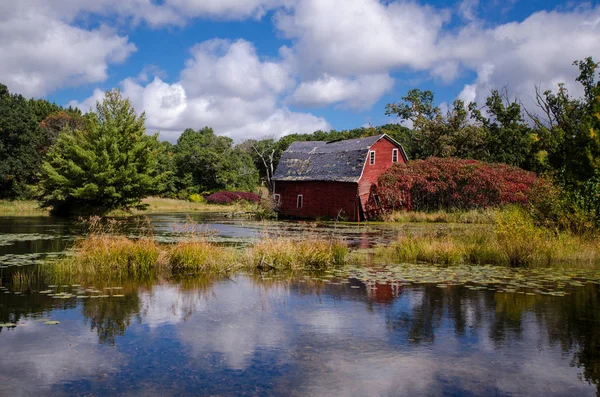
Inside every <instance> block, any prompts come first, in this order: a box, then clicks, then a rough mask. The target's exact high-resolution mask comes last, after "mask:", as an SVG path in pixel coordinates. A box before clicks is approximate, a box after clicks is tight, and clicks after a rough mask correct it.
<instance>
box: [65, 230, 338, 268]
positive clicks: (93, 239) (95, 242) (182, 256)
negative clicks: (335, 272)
mask: <svg viewBox="0 0 600 397" xmlns="http://www.w3.org/2000/svg"><path fill="white" fill-rule="evenodd" d="M347 254H348V248H347V246H346V244H345V243H343V242H341V241H325V240H316V239H307V240H302V241H294V240H290V239H266V240H263V241H261V242H259V243H257V244H255V245H252V246H249V247H246V248H241V249H238V248H235V247H224V246H220V245H217V244H215V243H212V242H210V241H208V240H207V239H204V238H199V237H197V238H193V239H190V240H187V241H181V242H178V243H176V244H158V243H156V242H155V241H154V240H152V239H151V238H142V239H138V240H133V239H129V238H127V237H124V236H114V235H108V234H96V235H90V236H89V237H87V238H85V239H82V240H80V241H78V242H77V243H76V245H75V250H74V253H73V255H72V256H69V257H66V258H64V259H62V260H59V261H58V262H57V263H55V264H54V267H53V271H54V273H56V274H57V275H60V276H61V277H69V276H72V275H76V276H78V277H83V278H94V277H102V278H104V279H123V278H139V279H145V278H148V277H158V276H160V275H174V274H184V273H185V274H187V273H206V274H209V273H226V274H228V273H231V272H233V271H235V270H240V269H247V270H254V269H257V268H258V269H260V270H274V269H303V268H309V269H326V268H328V267H331V266H338V265H341V264H343V263H345V261H346V258H347Z"/></svg>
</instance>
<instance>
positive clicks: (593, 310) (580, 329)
mask: <svg viewBox="0 0 600 397" xmlns="http://www.w3.org/2000/svg"><path fill="white" fill-rule="evenodd" d="M405 298H406V299H408V300H410V302H411V304H409V305H397V304H394V303H392V304H390V305H389V308H388V311H387V323H388V326H389V327H390V328H391V329H392V330H394V332H400V333H403V334H405V336H406V338H407V340H408V341H409V342H410V343H413V344H420V343H432V342H433V341H434V340H435V337H436V334H438V333H439V332H441V327H442V326H443V325H444V324H447V322H446V323H444V321H445V320H447V319H451V321H452V326H453V329H454V332H455V333H456V335H457V336H463V335H465V333H466V332H468V331H467V330H468V329H473V330H479V331H481V330H482V329H485V328H489V334H488V335H489V338H490V339H491V340H492V341H493V342H494V344H495V346H496V347H497V348H498V349H500V348H501V346H502V345H503V343H504V342H505V341H507V340H509V339H517V340H519V339H521V338H522V332H523V318H524V316H525V315H527V314H531V315H533V316H535V319H536V323H535V324H536V326H537V327H539V330H540V331H541V330H544V331H546V333H547V335H548V343H549V345H550V346H553V345H555V344H560V347H561V349H562V350H563V352H565V353H571V352H572V353H573V360H572V365H573V366H577V367H579V368H581V370H582V377H583V379H585V380H586V381H588V382H590V383H591V384H595V385H597V390H598V395H599V396H600V294H599V293H598V286H597V285H594V284H587V285H586V287H585V288H577V289H575V290H573V291H572V293H570V294H569V295H567V296H565V297H548V296H543V295H524V294H508V293H494V292H492V291H470V290H468V289H466V288H463V287H448V288H447V289H442V288H437V287H435V286H432V285H428V286H423V287H422V289H419V290H414V289H411V290H410V298H407V296H405ZM540 338H541V336H540Z"/></svg>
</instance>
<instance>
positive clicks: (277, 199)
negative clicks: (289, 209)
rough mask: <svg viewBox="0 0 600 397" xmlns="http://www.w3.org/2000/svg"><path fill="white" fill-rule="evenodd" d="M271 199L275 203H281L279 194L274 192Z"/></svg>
mask: <svg viewBox="0 0 600 397" xmlns="http://www.w3.org/2000/svg"><path fill="white" fill-rule="evenodd" d="M273 200H274V201H275V204H277V205H280V204H281V194H274V195H273Z"/></svg>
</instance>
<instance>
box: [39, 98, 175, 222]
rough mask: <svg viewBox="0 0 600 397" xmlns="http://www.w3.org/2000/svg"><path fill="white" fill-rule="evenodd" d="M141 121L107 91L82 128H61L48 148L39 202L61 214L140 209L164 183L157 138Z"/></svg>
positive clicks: (128, 105) (132, 110)
mask: <svg viewBox="0 0 600 397" xmlns="http://www.w3.org/2000/svg"><path fill="white" fill-rule="evenodd" d="M144 120H145V115H144V114H142V115H141V116H137V115H136V113H135V110H134V109H133V107H132V106H131V103H130V101H129V99H125V98H123V97H122V96H121V93H120V91H119V90H112V91H109V92H107V93H106V95H105V98H104V100H103V101H102V102H98V103H97V105H96V113H95V114H94V113H91V114H88V115H87V116H86V126H85V128H84V129H75V130H70V129H68V128H66V129H65V130H63V131H62V132H61V133H60V134H59V136H58V140H57V142H56V144H55V145H54V146H53V147H52V148H51V149H50V151H49V152H48V156H47V159H46V160H45V161H44V164H43V177H42V188H43V191H44V194H43V204H44V205H45V206H47V207H52V210H53V213H55V214H63V215H73V214H103V213H106V212H108V211H110V210H113V209H118V208H123V209H127V208H131V207H134V206H135V207H140V202H141V199H142V198H144V197H147V196H149V195H150V194H153V193H155V192H156V190H157V189H158V188H159V187H160V186H161V185H162V184H163V182H164V181H163V179H164V175H163V174H160V173H159V172H158V156H157V150H158V148H159V145H158V143H157V136H156V135H154V136H147V135H146V134H145V131H146V129H145V126H144Z"/></svg>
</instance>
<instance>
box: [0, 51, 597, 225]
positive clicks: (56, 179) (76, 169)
mask: <svg viewBox="0 0 600 397" xmlns="http://www.w3.org/2000/svg"><path fill="white" fill-rule="evenodd" d="M575 66H576V67H577V68H578V69H579V76H578V77H577V82H578V83H579V84H581V86H582V88H583V92H584V95H583V97H580V98H577V97H573V96H571V95H570V94H569V92H568V91H567V89H566V87H565V86H564V85H563V84H561V85H559V86H558V87H557V89H556V90H554V91H546V92H540V91H539V90H536V102H537V107H536V108H535V109H526V108H525V107H524V106H523V105H522V104H521V103H520V102H519V100H518V99H510V98H509V97H508V95H507V94H506V92H502V91H497V90H495V91H492V92H491V93H490V95H489V97H488V98H487V99H486V101H485V103H484V104H482V105H480V104H477V103H464V102H463V101H461V100H455V101H454V103H453V104H452V105H451V106H450V107H449V109H448V110H443V109H442V108H440V107H439V106H437V105H435V98H434V94H433V92H431V91H421V90H419V89H413V90H410V91H409V92H408V93H407V94H406V95H405V96H404V97H403V98H401V101H399V102H397V103H390V104H388V105H387V107H386V110H385V113H386V114H387V115H388V116H394V117H397V118H398V120H399V121H400V123H398V124H387V125H383V126H377V127H362V128H356V129H351V130H344V131H337V130H331V131H315V132H314V133H312V134H292V135H287V136H284V137H282V138H280V139H273V138H263V139H250V140H247V141H244V142H241V143H238V144H235V143H234V141H233V140H232V139H231V138H228V137H225V136H219V135H217V134H216V133H215V131H213V129H212V128H210V127H204V128H201V129H198V130H194V129H186V130H185V131H184V132H183V133H182V134H181V136H180V137H179V139H178V140H177V142H176V143H175V144H171V143H169V142H161V141H159V140H158V136H157V135H147V134H146V130H145V115H144V114H141V115H138V114H137V113H136V112H135V110H134V109H133V107H132V105H131V103H130V102H129V100H128V99H127V98H123V97H122V96H121V94H120V92H119V91H118V90H113V91H109V92H107V93H106V96H105V98H104V99H103V101H101V102H99V103H98V104H97V108H96V111H95V112H90V113H88V114H82V113H81V111H80V110H79V109H76V108H71V107H69V108H64V107H61V106H58V105H56V104H54V103H51V102H49V101H47V100H44V99H26V98H24V97H23V96H21V95H19V94H14V93H10V92H9V91H8V89H7V87H6V86H4V85H1V84H0V198H2V199H41V200H42V201H43V202H44V204H46V205H48V206H52V207H54V209H55V211H57V212H62V210H65V211H72V210H73V209H74V208H79V209H87V210H93V211H97V210H98V209H100V208H102V209H114V208H122V207H131V206H135V205H138V204H139V199H140V198H141V197H145V196H147V195H160V196H165V197H177V198H187V197H189V195H191V194H203V193H210V192H214V191H219V190H238V191H250V190H254V189H255V188H256V187H257V186H259V185H260V184H261V183H262V184H264V185H265V186H266V187H268V188H269V189H271V188H272V180H271V179H272V176H273V172H274V170H275V168H276V166H277V164H278V162H279V159H280V157H281V155H282V153H283V152H284V151H285V150H286V149H287V148H288V147H289V145H290V144H291V143H292V142H294V141H307V140H318V141H333V140H340V139H351V138H359V137H363V136H369V135H375V134H382V133H385V134H388V135H389V136H390V137H392V138H393V139H395V140H396V141H398V142H400V143H401V144H402V145H403V146H404V148H405V150H406V152H407V155H408V157H409V159H426V158H428V157H456V158H462V159H475V160H480V161H484V162H491V163H504V164H509V165H513V166H518V167H521V168H523V169H525V170H528V171H533V172H536V173H537V174H538V175H542V176H544V177H546V178H548V179H549V180H551V181H553V183H554V184H555V185H557V186H559V187H560V188H561V189H563V190H564V192H565V195H567V196H568V199H569V200H570V201H571V202H573V203H575V204H574V205H576V206H577V207H578V208H580V209H581V210H582V211H587V212H594V213H598V212H599V211H598V210H599V204H600V198H599V196H598V191H599V190H598V189H599V188H600V170H599V169H600V156H599V155H600V136H598V131H599V130H600V116H599V115H600V83H599V82H598V79H597V70H598V64H597V63H595V62H594V61H593V59H592V58H587V59H585V60H582V61H576V62H575ZM407 126H410V128H409V127H407Z"/></svg>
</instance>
